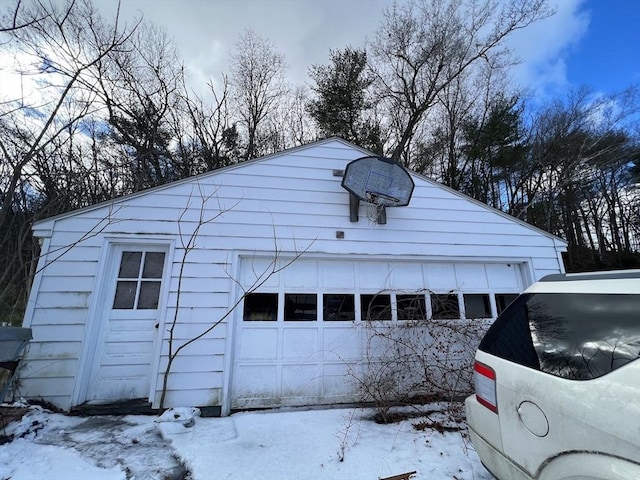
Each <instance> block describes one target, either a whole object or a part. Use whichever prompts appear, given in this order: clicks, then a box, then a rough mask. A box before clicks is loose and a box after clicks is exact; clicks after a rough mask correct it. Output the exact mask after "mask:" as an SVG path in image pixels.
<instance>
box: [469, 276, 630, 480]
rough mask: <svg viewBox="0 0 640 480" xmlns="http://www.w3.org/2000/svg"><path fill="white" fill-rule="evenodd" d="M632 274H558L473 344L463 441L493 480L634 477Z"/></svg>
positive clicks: (524, 296) (523, 297)
mask: <svg viewBox="0 0 640 480" xmlns="http://www.w3.org/2000/svg"><path fill="white" fill-rule="evenodd" d="M639 355H640V270H627V271H619V272H602V273H589V274H559V275H550V276H548V277H545V278H543V279H542V280H541V281H539V282H537V283H535V284H534V285H532V286H531V287H530V288H528V289H527V290H526V291H525V292H524V293H523V294H522V295H520V296H519V297H518V298H517V299H516V300H514V302H513V303H512V304H511V305H509V307H508V308H507V309H506V310H505V311H504V312H503V313H502V314H501V315H500V316H499V317H498V319H497V320H496V321H495V322H494V324H493V325H492V326H491V328H490V329H489V330H488V331H487V334H486V335H485V336H484V338H483V339H482V342H481V343H480V346H479V348H478V351H477V353H476V362H475V368H474V370H475V371H474V377H475V388H476V393H475V395H472V396H470V397H468V398H467V399H466V411H467V421H468V424H469V432H470V436H471V441H472V442H473V445H474V447H475V449H476V451H477V452H478V455H479V456H480V459H481V460H482V463H483V464H484V465H485V467H486V468H487V469H488V470H489V471H490V472H491V473H492V474H493V475H494V476H496V477H497V478H499V479H500V480H520V479H527V480H531V479H539V480H578V479H585V480H586V479H606V480H618V479H620V480H631V479H640V358H639Z"/></svg>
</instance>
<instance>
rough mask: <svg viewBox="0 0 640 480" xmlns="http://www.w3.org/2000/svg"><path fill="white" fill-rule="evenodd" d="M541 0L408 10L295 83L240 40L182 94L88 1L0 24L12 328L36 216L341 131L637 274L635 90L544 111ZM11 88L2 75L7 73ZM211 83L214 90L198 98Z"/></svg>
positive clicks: (587, 94)
mask: <svg viewBox="0 0 640 480" xmlns="http://www.w3.org/2000/svg"><path fill="white" fill-rule="evenodd" d="M553 13H554V12H553V10H552V9H551V8H550V7H549V4H548V2H547V0H502V1H499V2H496V1H494V0H464V1H453V0H409V1H407V2H405V3H402V4H394V5H392V6H390V7H389V8H387V9H385V10H384V11H383V12H382V16H381V22H380V25H379V28H378V29H377V31H376V32H375V33H374V35H373V37H372V39H371V40H370V41H368V43H367V44H366V46H365V47H363V48H353V47H350V46H346V47H345V48H344V49H341V50H335V51H331V52H330V55H329V62H328V63H327V64H325V65H311V66H309V70H308V73H309V79H308V82H307V83H305V84H303V85H292V84H290V83H289V82H288V81H287V77H286V70H287V67H286V59H285V57H284V55H283V54H282V53H281V52H280V51H279V50H278V49H277V48H276V46H275V45H274V44H273V43H272V42H271V41H270V40H269V39H267V38H264V37H261V36H260V35H258V34H257V33H256V32H254V31H252V30H247V31H245V32H244V33H243V34H242V35H241V36H240V37H239V38H238V40H237V42H236V43H235V45H234V46H233V48H232V49H231V51H230V52H229V59H230V64H229V65H230V66H229V71H228V72H222V73H220V75H219V76H218V77H216V78H212V79H210V80H209V82H208V84H207V85H206V86H201V85H199V86H197V88H196V87H194V85H193V84H192V83H191V82H190V79H189V78H188V75H187V73H186V72H185V69H184V67H183V65H182V62H181V59H180V55H179V52H178V51H177V48H176V45H175V43H174V42H173V40H172V39H170V38H169V37H168V36H167V34H166V32H165V31H164V30H163V29H161V28H158V27H157V26H154V25H152V24H150V23H148V22H146V21H144V20H143V19H141V18H138V19H135V20H134V21H132V22H129V23H125V22H123V20H122V18H120V17H119V15H118V14H117V13H116V15H115V16H114V18H110V19H106V18H104V17H103V16H101V15H100V13H99V12H98V10H97V9H96V7H95V5H94V4H93V3H92V2H91V0H68V1H66V2H64V3H60V2H46V1H44V0H32V1H26V2H23V1H20V0H18V1H16V2H14V3H13V5H10V6H8V7H5V10H4V11H2V12H0V15H1V16H0V53H1V54H2V57H3V58H5V59H11V60H12V63H10V64H8V63H7V62H5V63H4V64H3V65H2V66H0V68H1V69H2V71H0V73H12V74H13V76H12V77H11V78H14V79H17V80H16V82H17V83H16V84H15V87H16V88H7V87H6V86H2V90H1V91H2V97H1V98H0V266H1V267H2V268H1V269H0V309H1V311H2V313H0V321H5V322H13V323H19V322H20V320H21V318H22V314H23V309H24V306H25V303H26V298H27V295H28V289H29V284H30V278H31V275H32V273H33V270H34V268H35V267H34V261H33V260H34V259H35V258H36V257H37V254H38V245H37V242H34V240H33V238H32V236H31V225H32V223H33V221H35V220H38V219H41V218H45V217H48V216H51V215H56V214H60V213H64V212H67V211H70V210H73V209H77V208H81V207H84V206H87V205H93V204H96V203H98V202H101V201H105V200H109V199H112V198H115V197H119V196H122V195H126V194H129V193H133V192H136V191H140V190H144V189H147V188H150V187H153V186H157V185H161V184H165V183H168V182H171V181H174V180H176V179H180V178H186V177H190V176H193V175H197V174H200V173H203V172H207V171H211V170H215V169H217V168H221V167H224V166H227V165H231V164H235V163H238V162H242V161H244V160H247V159H250V158H255V157H259V156H262V155H266V154H270V153H274V152H278V151H282V150H284V149H286V148H290V147H293V146H296V145H301V144H305V143H308V142H310V141H313V140H317V139H320V138H325V137H327V136H333V135H337V136H340V137H342V138H344V139H346V140H349V141H352V142H354V143H356V144H358V145H360V146H362V147H365V148H367V149H369V150H371V151H373V152H375V153H377V154H380V155H384V156H387V157H390V158H393V159H395V160H397V161H398V162H400V163H401V164H402V165H404V166H406V167H408V168H410V169H412V170H414V171H416V172H418V173H421V174H424V175H426V176H428V177H430V178H433V179H435V180H438V181H440V182H442V183H443V184H445V185H447V186H449V187H451V188H454V189H456V190H458V191H461V192H463V193H465V194H467V195H470V196H471V197H473V198H475V199H477V200H479V201H482V202H484V203H486V204H488V205H491V206H493V207H495V208H498V209H500V210H502V211H504V212H507V213H509V214H511V215H513V216H515V217H516V218H519V219H521V220H524V221H526V222H528V223H530V224H532V225H535V226H537V227H540V228H542V229H544V230H546V231H548V232H550V233H553V234H556V235H559V236H561V237H562V238H565V239H566V240H567V241H568V242H569V249H568V253H567V257H566V259H565V262H566V266H567V269H568V270H569V271H578V270H588V269H602V268H621V267H626V266H640V260H639V254H638V252H639V251H640V244H639V242H640V208H639V207H640V200H639V196H640V195H639V192H638V190H637V189H636V186H637V185H638V184H639V183H640V145H639V143H638V139H639V134H640V123H639V122H638V120H639V118H640V117H639V113H640V112H639V108H640V99H639V97H638V93H639V90H638V87H637V86H632V87H629V88H628V89H627V90H625V91H622V92H609V93H607V94H602V93H595V92H591V91H589V90H588V89H586V88H581V89H576V90H571V91H569V92H567V93H566V94H565V95H564V96H562V97H558V98H556V99H553V100H550V101H547V102H546V103H541V102H539V101H535V100H536V99H535V97H533V96H532V95H531V94H530V92H527V91H526V90H522V89H519V88H518V87H516V86H514V85H513V84H512V82H510V81H509V72H510V69H511V67H513V66H514V65H515V63H516V62H515V60H514V59H513V57H512V55H511V54H510V52H509V50H508V49H507V45H506V41H507V40H508V39H509V37H510V36H512V35H513V34H514V33H515V32H517V31H518V30H521V29H524V28H527V27H528V26H529V25H531V24H532V23H534V22H537V21H539V20H541V19H544V18H547V17H548V16H550V15H553ZM7 78H8V77H7ZM203 87H204V88H203Z"/></svg>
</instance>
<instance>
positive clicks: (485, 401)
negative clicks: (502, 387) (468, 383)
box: [473, 361, 498, 413]
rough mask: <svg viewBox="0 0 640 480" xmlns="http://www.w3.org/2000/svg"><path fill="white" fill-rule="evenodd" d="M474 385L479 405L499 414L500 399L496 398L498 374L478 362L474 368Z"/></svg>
mask: <svg viewBox="0 0 640 480" xmlns="http://www.w3.org/2000/svg"><path fill="white" fill-rule="evenodd" d="M473 370H474V375H473V377H474V383H475V387H476V398H477V399H478V403H480V404H481V405H484V406H485V407H487V408H488V409H489V410H491V411H492V412H495V413H498V399H497V397H496V372H494V371H493V368H491V367H489V366H487V365H485V364H484V363H480V362H477V361H476V363H475V365H474V367H473Z"/></svg>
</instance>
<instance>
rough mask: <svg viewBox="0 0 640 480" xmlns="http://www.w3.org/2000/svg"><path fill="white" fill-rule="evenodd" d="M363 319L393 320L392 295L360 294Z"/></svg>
mask: <svg viewBox="0 0 640 480" xmlns="http://www.w3.org/2000/svg"><path fill="white" fill-rule="evenodd" d="M360 306H361V320H363V321H367V320H391V295H386V294H375V295H360Z"/></svg>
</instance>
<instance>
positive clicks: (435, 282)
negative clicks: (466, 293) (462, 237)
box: [425, 263, 457, 292]
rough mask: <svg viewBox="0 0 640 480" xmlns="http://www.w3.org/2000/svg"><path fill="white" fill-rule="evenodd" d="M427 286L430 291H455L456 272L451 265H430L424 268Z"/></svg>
mask: <svg viewBox="0 0 640 480" xmlns="http://www.w3.org/2000/svg"><path fill="white" fill-rule="evenodd" d="M425 270H426V277H427V286H428V288H429V289H430V290H432V291H440V292H448V291H450V290H457V285H456V272H455V269H454V266H453V264H448V263H432V264H429V265H426V266H425Z"/></svg>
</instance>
